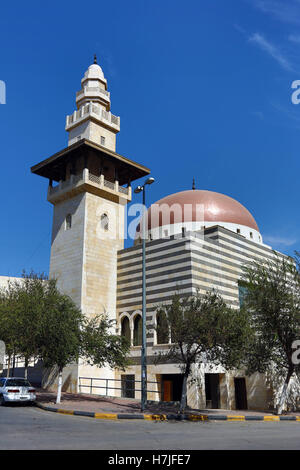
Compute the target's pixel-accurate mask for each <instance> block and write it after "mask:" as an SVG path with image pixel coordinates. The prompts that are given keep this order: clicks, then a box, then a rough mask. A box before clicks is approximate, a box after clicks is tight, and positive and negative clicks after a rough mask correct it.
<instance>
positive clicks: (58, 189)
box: [47, 168, 131, 204]
mask: <svg viewBox="0 0 300 470" xmlns="http://www.w3.org/2000/svg"><path fill="white" fill-rule="evenodd" d="M82 192H90V193H92V194H95V195H98V196H101V197H104V198H105V199H109V200H112V201H115V202H120V200H121V199H122V200H125V201H126V202H130V201H131V187H130V186H128V187H127V188H125V187H124V186H119V182H118V181H114V182H113V181H109V180H106V179H105V178H104V175H100V176H96V175H94V174H92V173H90V172H89V170H88V169H87V168H85V169H84V170H83V172H82V173H81V174H78V175H71V176H70V178H68V179H67V180H66V181H60V182H59V184H58V185H57V186H50V185H49V186H48V195H47V200H48V201H49V202H51V203H52V204H56V203H57V202H60V201H63V200H65V199H69V198H70V197H74V196H75V195H77V194H79V193H82Z"/></svg>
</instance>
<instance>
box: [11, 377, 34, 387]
mask: <svg viewBox="0 0 300 470" xmlns="http://www.w3.org/2000/svg"><path fill="white" fill-rule="evenodd" d="M5 385H6V387H31V385H30V383H29V382H28V380H25V379H8V380H7V381H6V384H5Z"/></svg>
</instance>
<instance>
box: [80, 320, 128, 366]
mask: <svg viewBox="0 0 300 470" xmlns="http://www.w3.org/2000/svg"><path fill="white" fill-rule="evenodd" d="M114 325H115V321H114V320H110V319H109V318H108V316H107V314H105V313H104V314H100V315H96V316H94V317H93V318H85V319H84V322H83V330H82V342H81V355H82V356H83V357H84V359H85V361H86V362H87V363H88V364H91V365H96V366H98V367H102V366H104V365H105V364H108V365H109V366H110V367H111V368H112V369H114V368H117V369H121V370H124V369H125V368H126V367H127V366H128V365H129V357H128V353H129V351H130V342H129V341H128V339H127V338H125V336H120V335H117V334H114V333H112V330H113V329H114Z"/></svg>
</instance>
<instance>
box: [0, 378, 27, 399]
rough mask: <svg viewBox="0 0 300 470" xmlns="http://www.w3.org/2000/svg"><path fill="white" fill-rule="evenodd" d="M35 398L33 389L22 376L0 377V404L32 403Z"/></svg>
mask: <svg viewBox="0 0 300 470" xmlns="http://www.w3.org/2000/svg"><path fill="white" fill-rule="evenodd" d="M35 400H36V394H35V389H34V388H33V387H32V386H31V384H30V383H29V382H28V380H26V379H24V378H22V377H6V378H4V377H2V378H0V405H5V403H21V402H27V403H28V402H29V403H33V402H35Z"/></svg>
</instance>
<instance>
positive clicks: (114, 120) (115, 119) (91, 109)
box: [66, 103, 120, 132]
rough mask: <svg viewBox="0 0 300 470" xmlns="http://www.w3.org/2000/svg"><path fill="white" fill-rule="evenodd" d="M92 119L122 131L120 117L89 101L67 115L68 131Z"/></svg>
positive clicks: (114, 129)
mask: <svg viewBox="0 0 300 470" xmlns="http://www.w3.org/2000/svg"><path fill="white" fill-rule="evenodd" d="M91 119H92V120H94V121H96V122H99V123H100V124H101V125H103V126H104V127H107V128H108V129H110V130H112V131H115V132H119V131H120V117H119V116H114V115H113V114H112V113H111V112H110V111H105V110H104V109H103V108H101V106H98V105H96V104H94V103H88V104H86V105H85V106H82V107H81V108H80V109H78V111H74V113H73V114H71V115H70V116H67V119H66V131H70V130H71V129H72V128H73V127H76V126H78V125H79V124H81V123H82V122H84V121H87V120H91Z"/></svg>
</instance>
